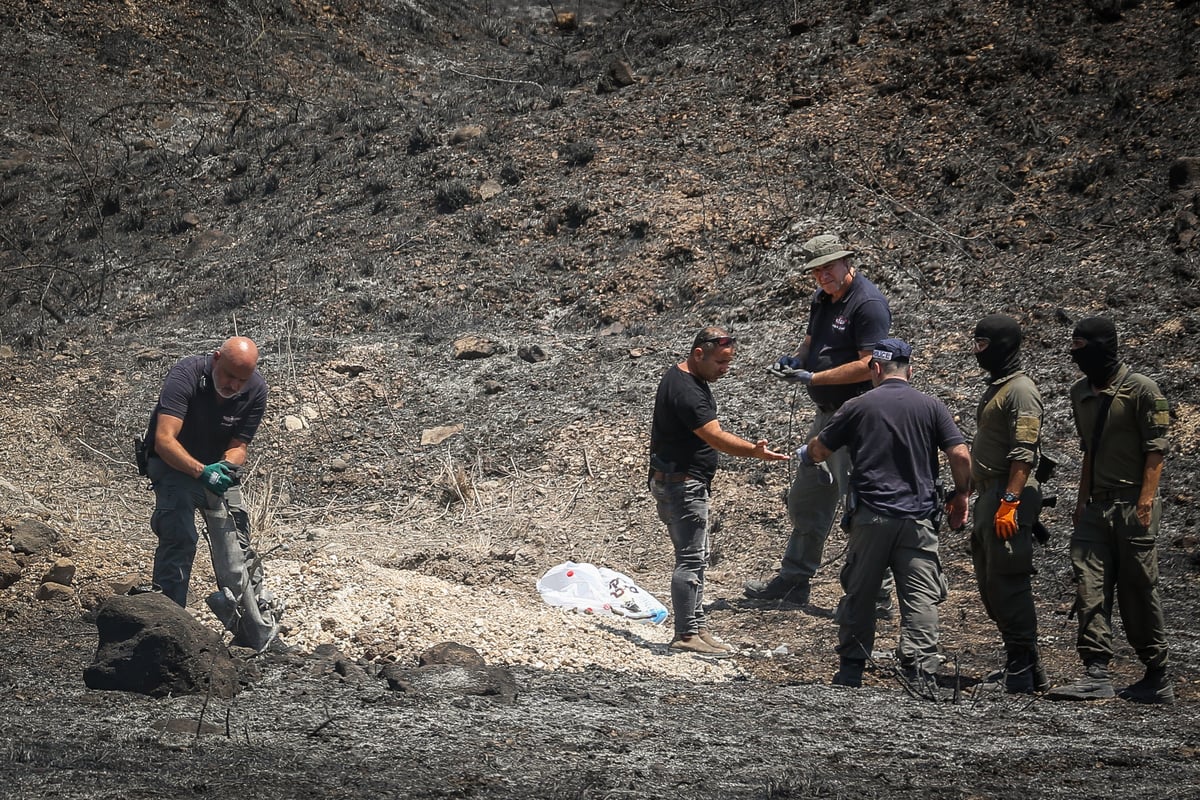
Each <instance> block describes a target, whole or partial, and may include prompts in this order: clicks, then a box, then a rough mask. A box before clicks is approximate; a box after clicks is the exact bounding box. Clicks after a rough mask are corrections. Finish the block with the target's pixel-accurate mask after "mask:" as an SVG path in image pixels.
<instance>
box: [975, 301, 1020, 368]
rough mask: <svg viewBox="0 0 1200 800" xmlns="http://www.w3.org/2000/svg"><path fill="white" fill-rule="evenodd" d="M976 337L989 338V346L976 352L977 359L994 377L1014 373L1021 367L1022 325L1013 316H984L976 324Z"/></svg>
mask: <svg viewBox="0 0 1200 800" xmlns="http://www.w3.org/2000/svg"><path fill="white" fill-rule="evenodd" d="M975 338H976V339H987V340H988V346H987V348H986V349H985V350H983V351H981V352H979V353H976V354H975V360H976V361H978V362H979V366H981V367H983V368H984V369H986V370H987V371H988V373H989V374H990V375H991V376H992V377H993V378H1003V377H1004V376H1005V375H1012V374H1013V373H1014V372H1016V371H1017V370H1019V369H1020V368H1021V326H1020V325H1018V324H1017V321H1016V320H1015V319H1013V318H1012V317H1006V316H1004V315H1003V314H992V315H991V316H987V317H984V318H983V319H981V320H979V324H978V325H976V326H975Z"/></svg>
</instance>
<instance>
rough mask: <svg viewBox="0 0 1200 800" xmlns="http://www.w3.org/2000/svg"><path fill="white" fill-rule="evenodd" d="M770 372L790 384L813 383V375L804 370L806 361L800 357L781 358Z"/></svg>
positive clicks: (772, 366)
mask: <svg viewBox="0 0 1200 800" xmlns="http://www.w3.org/2000/svg"><path fill="white" fill-rule="evenodd" d="M768 371H769V372H770V373H771V374H772V375H774V376H775V377H777V378H783V379H784V380H785V381H787V382H788V383H803V384H805V385H807V384H809V383H812V373H811V372H809V371H808V370H806V369H804V361H803V359H801V358H799V357H798V356H780V357H779V360H778V361H776V362H775V363H774V364H772V365H771V367H770V368H769V370H768Z"/></svg>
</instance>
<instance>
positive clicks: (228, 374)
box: [213, 336, 258, 400]
mask: <svg viewBox="0 0 1200 800" xmlns="http://www.w3.org/2000/svg"><path fill="white" fill-rule="evenodd" d="M257 366H258V345H256V344H255V343H254V342H253V341H251V340H250V339H247V338H246V337H245V336H234V337H232V338H230V339H226V340H225V342H224V343H223V344H222V345H221V349H219V350H218V351H217V352H215V353H213V383H214V384H215V385H216V389H217V394H219V395H220V396H221V397H223V398H225V399H226V400H228V399H229V398H231V397H236V396H237V395H238V393H240V392H241V391H242V387H243V386H245V385H246V382H247V381H249V380H250V378H251V377H253V376H254V370H255V368H256V367H257Z"/></svg>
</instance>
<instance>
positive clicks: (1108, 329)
mask: <svg viewBox="0 0 1200 800" xmlns="http://www.w3.org/2000/svg"><path fill="white" fill-rule="evenodd" d="M1071 338H1072V339H1083V340H1084V341H1085V342H1086V343H1087V344H1085V345H1084V346H1083V347H1080V348H1077V349H1075V350H1072V351H1071V360H1072V361H1074V362H1075V363H1076V364H1077V365H1079V369H1080V370H1081V371H1082V372H1083V374H1084V375H1087V377H1088V380H1089V381H1091V382H1092V385H1093V386H1104V385H1106V384H1107V383H1108V380H1109V378H1111V377H1112V376H1113V375H1115V374H1116V372H1117V370H1118V369H1119V368H1120V367H1121V361H1120V359H1118V358H1117V326H1116V325H1115V324H1114V323H1113V321H1112V320H1111V319H1108V318H1106V317H1087V318H1085V319H1081V320H1079V324H1078V325H1076V326H1075V332H1074V333H1072V334H1071Z"/></svg>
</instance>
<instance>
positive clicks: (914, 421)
mask: <svg viewBox="0 0 1200 800" xmlns="http://www.w3.org/2000/svg"><path fill="white" fill-rule="evenodd" d="M818 437H819V438H820V440H821V443H822V444H824V445H825V446H826V447H828V448H829V449H831V450H838V449H841V448H842V447H848V448H849V449H850V456H851V458H852V459H853V461H854V473H853V474H852V475H851V476H850V486H851V488H852V489H853V490H854V492H855V493H856V494H857V495H858V501H859V503H861V504H862V505H864V506H867V507H868V508H870V509H871V510H872V511H875V512H877V513H880V514H883V515H885V516H889V517H897V518H900V519H927V518H928V517H929V516H930V515H932V514H933V511H934V508H935V507H936V505H937V496H936V490H935V489H934V483H935V481H936V480H937V475H938V451H939V450H946V449H948V448H950V447H953V446H954V445H956V444H964V443H965V442H966V438H965V437H964V436H963V435H962V431H960V430H959V429H958V426H957V425H955V424H954V418H953V417H952V416H950V410H949V409H948V408H946V404H945V403H943V402H942V401H941V400H938V399H937V398H935V397H930V396H929V395H927V394H923V393H921V392H918V391H917V390H916V389H914V388H913V387H912V386H910V385H909V384H908V381H904V380H899V379H892V380H885V381H884V382H883V383H881V384H879V386H877V387H875V388H874V389H872V390H871V391H869V392H867V393H866V394H864V395H862V396H860V397H855V398H853V399H852V400H848V401H847V402H846V403H845V404H844V405H843V406H842V407H841V408H840V409H838V411H837V413H836V414H834V415H833V417H832V418H831V419H830V420H829V424H828V425H826V426H825V429H824V430H822V431H821V432H820V434H818Z"/></svg>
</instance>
